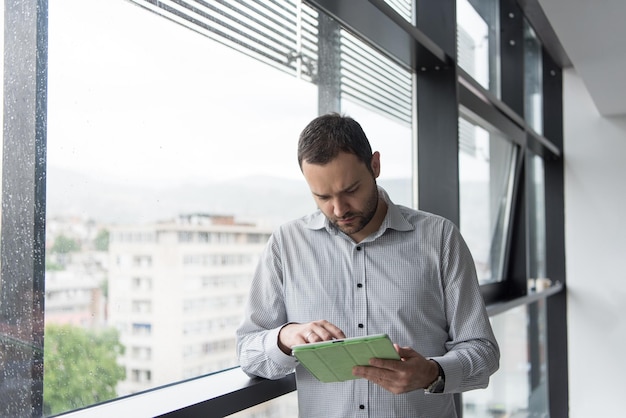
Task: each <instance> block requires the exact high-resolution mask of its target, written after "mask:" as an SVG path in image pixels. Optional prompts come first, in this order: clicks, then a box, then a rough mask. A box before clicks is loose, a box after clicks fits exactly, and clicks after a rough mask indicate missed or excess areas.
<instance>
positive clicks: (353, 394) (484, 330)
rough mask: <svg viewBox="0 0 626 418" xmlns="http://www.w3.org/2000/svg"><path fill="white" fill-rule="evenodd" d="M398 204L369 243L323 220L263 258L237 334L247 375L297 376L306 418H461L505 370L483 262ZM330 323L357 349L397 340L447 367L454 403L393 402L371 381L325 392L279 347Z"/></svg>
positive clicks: (286, 233) (308, 220)
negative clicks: (290, 333)
mask: <svg viewBox="0 0 626 418" xmlns="http://www.w3.org/2000/svg"><path fill="white" fill-rule="evenodd" d="M379 192H380V195H381V196H382V197H383V198H384V199H385V200H386V202H387V204H388V209H387V214H386V216H385V219H384V221H383V223H382V225H381V227H380V228H379V230H378V231H377V232H375V233H373V234H372V235H370V236H369V237H367V238H366V239H364V240H363V241H362V242H360V243H355V242H354V241H353V240H352V239H351V238H350V237H348V236H347V235H346V234H344V233H343V232H341V231H340V230H338V229H337V228H335V227H334V226H333V225H332V224H330V222H329V221H328V220H327V218H326V217H325V216H324V214H323V213H321V212H320V211H319V210H318V211H316V212H315V213H313V214H311V215H308V216H305V217H303V218H300V219H298V220H295V221H292V222H289V223H286V224H284V225H282V226H281V227H279V228H278V229H277V230H276V231H275V232H274V234H273V235H272V237H271V238H270V240H269V242H268V245H267V247H266V249H265V251H264V253H263V255H262V257H261V260H260V262H259V265H258V267H257V270H256V273H255V275H254V278H253V282H252V287H251V289H250V297H249V300H248V304H247V307H246V314H245V319H244V321H243V323H242V324H241V326H240V327H239V329H238V330H237V350H238V355H239V361H240V365H241V367H242V369H243V371H245V372H246V373H248V374H249V375H254V376H261V377H265V378H268V379H277V378H280V377H283V376H285V375H287V374H289V373H291V372H292V371H293V370H294V369H295V371H296V382H297V388H298V402H299V411H300V416H301V417H324V418H330V417H338V418H339V417H341V418H345V417H371V418H383V417H403V418H406V417H436V418H443V417H454V416H456V415H455V412H454V403H453V398H452V393H454V392H462V391H466V390H471V389H476V388H484V387H486V386H487V384H488V382H489V376H490V375H491V374H493V373H494V372H495V371H496V370H497V369H498V365H499V357H500V353H499V349H498V345H497V343H496V340H495V337H494V335H493V332H492V329H491V325H490V322H489V318H488V316H487V313H486V310H485V306H484V303H483V300H482V297H481V295H480V292H479V286H478V281H477V278H476V271H475V267H474V262H473V259H472V256H471V254H470V252H469V250H468V248H467V246H466V244H465V242H464V241H463V238H462V237H461V235H460V233H459V231H458V229H457V228H456V226H455V225H454V224H453V223H452V222H450V221H448V220H446V219H444V218H442V217H440V216H436V215H433V214H429V213H426V212H422V211H416V210H413V209H409V208H406V207H403V206H399V205H394V204H393V203H392V202H391V201H390V199H389V197H388V196H387V194H386V193H385V191H384V190H383V189H382V188H379ZM320 319H325V320H328V321H329V322H331V323H333V324H335V325H336V326H338V327H339V328H340V329H341V330H343V332H344V333H345V334H346V336H347V337H356V336H364V335H370V334H379V333H386V334H388V335H389V336H390V338H391V340H392V341H393V342H395V343H397V344H399V345H400V346H408V347H411V348H413V349H414V350H416V351H417V352H419V353H420V354H422V355H423V356H425V357H427V358H432V359H434V360H436V361H437V362H438V363H439V364H440V365H441V367H442V368H443V370H444V373H445V377H446V384H445V390H444V394H425V393H424V391H423V390H416V391H413V392H410V393H405V394H401V395H394V394H392V393H390V392H388V391H386V390H385V389H383V388H381V387H380V386H378V385H376V384H373V383H370V382H368V381H367V380H365V379H358V380H350V381H347V382H338V383H321V382H319V381H317V380H316V379H315V378H314V377H313V376H312V375H311V374H310V373H309V372H308V371H307V370H305V369H304V368H303V367H302V366H298V364H297V362H296V360H295V359H294V358H293V357H292V356H289V355H286V354H284V353H283V352H282V351H281V350H280V349H279V348H278V344H277V339H278V332H279V331H280V328H281V327H282V326H284V325H285V324H286V323H289V322H299V323H304V322H310V321H314V320H320Z"/></svg>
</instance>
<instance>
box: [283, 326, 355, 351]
mask: <svg viewBox="0 0 626 418" xmlns="http://www.w3.org/2000/svg"><path fill="white" fill-rule="evenodd" d="M340 338H346V335H345V334H344V333H343V331H342V330H340V329H339V328H337V327H336V326H335V325H333V324H331V323H330V322H328V321H326V320H319V321H313V322H308V323H306V324H296V323H291V324H287V325H285V326H284V327H282V329H281V330H280V332H279V333H278V347H280V349H281V350H282V351H283V353H285V354H291V347H293V346H294V345H297V344H307V343H315V342H319V341H329V340H333V339H340Z"/></svg>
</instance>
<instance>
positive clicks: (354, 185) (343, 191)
mask: <svg viewBox="0 0 626 418" xmlns="http://www.w3.org/2000/svg"><path fill="white" fill-rule="evenodd" d="M360 182H361V180H357V181H355V182H354V183H352V184H350V185H349V186H348V187H345V188H344V189H343V190H341V191H340V192H339V194H341V193H347V192H348V190H350V189H353V188H354V187H356V186H358V185H359V183H360ZM311 193H313V194H314V195H315V196H317V197H329V195H327V194H319V193H315V192H313V191H312V192H311Z"/></svg>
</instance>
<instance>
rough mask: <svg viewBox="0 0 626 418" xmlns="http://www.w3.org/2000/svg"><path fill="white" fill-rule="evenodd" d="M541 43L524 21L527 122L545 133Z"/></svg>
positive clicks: (525, 110)
mask: <svg viewBox="0 0 626 418" xmlns="http://www.w3.org/2000/svg"><path fill="white" fill-rule="evenodd" d="M542 61H543V60H542V57H541V42H540V41H539V38H538V37H537V35H536V34H535V31H534V30H533V28H532V27H531V26H530V24H529V23H528V21H527V20H526V19H524V67H525V68H524V90H525V94H524V96H525V109H524V112H525V118H526V122H527V123H528V124H529V125H530V126H531V127H532V128H533V129H534V130H535V132H537V133H539V134H542V133H543V81H542V80H543V69H542V68H543V64H542Z"/></svg>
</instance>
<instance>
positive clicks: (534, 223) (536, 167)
mask: <svg viewBox="0 0 626 418" xmlns="http://www.w3.org/2000/svg"><path fill="white" fill-rule="evenodd" d="M526 172H527V173H528V178H527V184H528V243H529V248H528V253H529V254H528V260H529V265H528V274H529V275H530V277H531V278H532V279H543V278H546V277H547V272H546V201H545V176H544V168H543V159H542V158H541V157H539V156H538V155H534V154H530V155H529V159H528V170H526Z"/></svg>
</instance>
